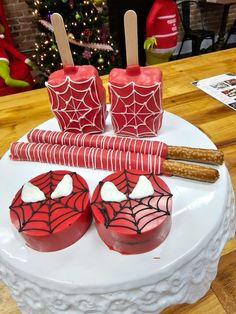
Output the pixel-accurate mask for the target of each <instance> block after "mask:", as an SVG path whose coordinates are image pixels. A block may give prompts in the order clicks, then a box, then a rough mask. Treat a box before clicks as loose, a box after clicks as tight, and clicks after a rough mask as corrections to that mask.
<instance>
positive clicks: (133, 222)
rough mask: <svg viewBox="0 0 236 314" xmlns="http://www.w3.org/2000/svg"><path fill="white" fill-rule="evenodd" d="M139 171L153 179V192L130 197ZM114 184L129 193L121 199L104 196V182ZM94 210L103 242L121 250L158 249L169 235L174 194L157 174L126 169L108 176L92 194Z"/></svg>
mask: <svg viewBox="0 0 236 314" xmlns="http://www.w3.org/2000/svg"><path fill="white" fill-rule="evenodd" d="M140 175H145V176H146V178H148V179H149V181H150V182H151V183H152V186H153V188H154V194H153V195H151V196H147V197H144V198H140V199H135V200H134V199H130V198H129V194H130V193H131V192H132V190H133V189H134V187H135V186H136V184H137V181H138V179H139V177H140ZM107 181H110V182H112V183H114V184H115V186H116V187H117V188H118V190H119V191H120V192H123V193H124V194H125V195H126V196H127V200H124V201H121V202H112V201H110V202H107V201H104V200H102V198H101V194H100V192H101V187H102V185H103V184H104V182H107ZM91 205H92V212H93V216H94V219H95V224H96V228H97V231H98V233H99V235H100V237H101V239H102V240H103V241H104V243H105V244H106V245H107V246H108V247H109V248H110V249H112V250H115V251H118V252H120V253H122V254H138V253H144V252H147V251H150V250H153V249H155V248H156V247H157V246H158V245H160V244H161V243H162V242H163V241H164V240H165V238H166V237H167V235H168V233H169V231H170V228H171V210H172V195H171V193H170V190H169V188H168V186H167V185H166V184H165V183H164V181H163V180H161V179H160V178H159V177H158V176H157V175H153V174H150V173H147V172H143V171H138V170H125V171H120V172H116V173H113V174H111V175H109V176H108V177H106V178H105V179H104V180H102V182H100V183H99V185H98V186H97V187H96V189H95V191H94V193H93V196H92V203H91Z"/></svg>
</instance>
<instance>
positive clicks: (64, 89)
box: [46, 65, 107, 133]
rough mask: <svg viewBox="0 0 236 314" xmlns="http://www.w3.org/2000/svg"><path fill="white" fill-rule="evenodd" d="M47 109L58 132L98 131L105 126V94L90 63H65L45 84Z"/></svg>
mask: <svg viewBox="0 0 236 314" xmlns="http://www.w3.org/2000/svg"><path fill="white" fill-rule="evenodd" d="M46 86H47V90H48V94H49V98H50V103H51V109H52V111H53V113H54V115H55V116H56V118H57V120H58V123H59V126H60V128H61V130H62V131H70V132H74V133H80V132H82V133H101V132H103V131H104V128H105V119H106V115H107V112H106V95H105V88H104V87H103V85H102V80H101V79H100V77H99V76H98V72H97V70H96V69H95V68H94V67H93V66H91V65H83V66H67V67H64V69H62V70H58V71H55V72H53V73H52V74H51V75H50V76H49V80H48V82H47V83H46Z"/></svg>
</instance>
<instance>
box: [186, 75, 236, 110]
mask: <svg viewBox="0 0 236 314" xmlns="http://www.w3.org/2000/svg"><path fill="white" fill-rule="evenodd" d="M192 84H193V85H194V86H196V87H198V88H199V89H201V90H203V91H204V92H205V93H207V94H209V95H211V96H212V97H214V98H216V99H217V100H219V101H221V102H222V103H224V104H225V105H227V106H229V107H230V108H232V109H233V110H236V75H235V74H233V73H224V74H221V75H217V76H212V77H209V78H206V79H202V80H198V81H195V82H193V83H192Z"/></svg>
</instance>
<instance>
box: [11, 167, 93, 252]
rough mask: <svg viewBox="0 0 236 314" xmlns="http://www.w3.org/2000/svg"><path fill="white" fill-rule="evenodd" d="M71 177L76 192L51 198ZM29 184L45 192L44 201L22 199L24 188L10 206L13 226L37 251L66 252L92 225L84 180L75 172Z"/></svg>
mask: <svg viewBox="0 0 236 314" xmlns="http://www.w3.org/2000/svg"><path fill="white" fill-rule="evenodd" d="M65 175H69V176H70V177H71V178H72V182H73V185H72V186H73V189H72V192H71V193H70V194H69V195H67V196H61V197H57V198H52V193H53V191H55V189H56V187H57V185H58V184H59V182H61V180H62V179H63V178H64V176H65ZM30 183H31V184H33V185H34V186H36V188H38V189H39V190H40V191H41V192H43V193H44V195H45V199H43V200H41V201H35V202H34V201H27V200H23V199H22V198H23V196H22V191H23V187H22V188H21V189H20V190H19V191H18V192H17V193H16V195H15V197H14V199H13V201H12V204H11V206H10V217H11V221H12V223H13V225H14V226H15V227H16V229H17V230H18V231H19V233H20V234H21V235H22V237H23V238H24V240H25V242H26V244H27V245H28V246H29V247H31V248H32V249H34V250H37V251H42V252H50V251H57V250H61V249H64V248H66V247H68V246H70V245H71V244H73V243H74V242H76V241H78V240H79V239H80V238H81V237H82V236H83V235H84V234H85V232H86V231H87V229H88V228H89V226H90V224H91V222H92V214H91V209H90V199H89V189H88V185H87V183H86V182H85V180H84V179H83V178H82V177H81V176H80V175H78V174H76V173H75V172H70V171H50V172H47V173H43V174H41V175H39V176H37V177H35V178H33V179H32V180H30Z"/></svg>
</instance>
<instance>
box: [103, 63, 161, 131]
mask: <svg viewBox="0 0 236 314" xmlns="http://www.w3.org/2000/svg"><path fill="white" fill-rule="evenodd" d="M108 90H109V96H110V103H111V119H112V126H113V129H114V132H115V133H116V134H119V135H124V136H134V137H151V136H156V134H157V132H158V130H159V129H160V128H161V126H162V116H163V110H162V74H161V71H160V69H159V68H157V67H139V66H138V65H130V66H128V67H127V69H113V70H112V71H111V72H110V75H109V84H108Z"/></svg>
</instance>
